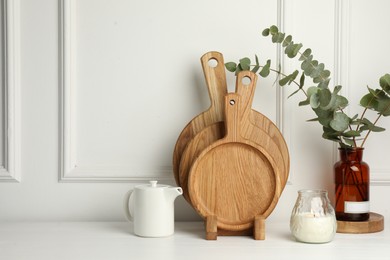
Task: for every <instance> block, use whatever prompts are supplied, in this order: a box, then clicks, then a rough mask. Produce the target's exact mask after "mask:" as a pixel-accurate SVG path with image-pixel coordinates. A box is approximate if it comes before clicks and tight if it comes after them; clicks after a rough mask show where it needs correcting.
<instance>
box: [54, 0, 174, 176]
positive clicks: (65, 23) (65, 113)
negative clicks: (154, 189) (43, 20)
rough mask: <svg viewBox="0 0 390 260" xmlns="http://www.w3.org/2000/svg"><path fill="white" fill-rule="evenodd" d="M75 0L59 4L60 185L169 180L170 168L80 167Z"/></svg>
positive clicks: (82, 165) (65, 0) (86, 165)
mask: <svg viewBox="0 0 390 260" xmlns="http://www.w3.org/2000/svg"><path fill="white" fill-rule="evenodd" d="M75 3H76V2H75V1H74V0H60V2H59V18H60V21H59V26H60V28H59V34H60V35H59V39H60V40H59V42H60V46H59V47H60V48H59V50H60V51H59V68H60V71H59V75H60V79H59V85H60V113H61V115H60V118H61V119H60V123H61V125H60V147H61V148H60V158H59V159H60V174H59V181H61V182H138V181H146V180H152V179H153V180H162V181H164V180H165V181H167V180H169V181H170V180H173V174H172V167H171V166H162V167H159V168H157V169H153V168H148V169H135V168H133V167H132V166H131V165H130V164H128V165H112V164H109V163H108V164H99V165H97V164H96V165H95V164H92V165H91V164H89V165H88V164H82V163H80V162H79V161H78V158H77V149H76V142H77V141H76V136H75V134H76V128H77V124H76V122H75V117H76V114H77V110H76V107H77V106H76V102H75V92H76V91H75V90H76V84H75V75H76V66H77V65H76V60H77V55H76V51H75V48H76V46H75V37H76V35H75V30H76V25H77V22H76V17H75V11H76V10H75Z"/></svg>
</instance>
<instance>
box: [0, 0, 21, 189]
mask: <svg viewBox="0 0 390 260" xmlns="http://www.w3.org/2000/svg"><path fill="white" fill-rule="evenodd" d="M1 4H2V7H3V8H2V11H3V13H2V14H1V16H2V17H3V28H2V33H3V35H2V39H3V50H2V53H3V60H2V67H3V71H2V73H3V82H2V87H3V90H4V92H3V94H4V98H3V101H4V102H3V109H4V113H3V115H4V117H3V120H4V122H3V126H4V129H3V130H4V131H3V133H4V134H3V136H2V137H1V138H3V143H4V148H3V152H4V154H3V165H0V181H5V182H7V181H9V182H20V180H21V174H20V167H21V166H20V162H21V158H20V157H21V155H20V134H21V133H20V61H19V58H20V19H19V12H20V8H19V0H15V1H13V0H3V1H1Z"/></svg>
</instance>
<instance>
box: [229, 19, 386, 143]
mask: <svg viewBox="0 0 390 260" xmlns="http://www.w3.org/2000/svg"><path fill="white" fill-rule="evenodd" d="M262 35H263V36H265V37H271V41H272V42H273V43H276V44H280V45H281V47H282V48H283V50H284V53H285V55H286V56H287V57H288V58H291V59H292V58H297V59H298V61H299V62H300V68H299V69H297V70H295V71H294V72H292V73H291V74H285V73H283V72H282V71H281V69H280V67H279V68H278V69H272V68H271V60H267V61H266V62H265V64H263V65H262V64H260V62H259V59H258V56H257V55H256V56H255V64H252V63H251V60H250V59H249V58H248V57H245V58H242V59H240V60H239V62H238V63H235V62H227V63H226V64H225V66H226V69H227V70H228V71H230V72H234V73H236V74H237V73H238V72H240V71H242V70H251V71H252V72H255V73H258V74H259V75H260V76H261V77H268V76H269V74H270V72H271V71H272V72H274V73H276V74H277V82H278V83H279V86H281V87H286V86H290V85H295V86H296V87H297V89H296V90H294V91H293V92H292V93H291V94H290V95H289V97H291V96H293V95H296V94H297V93H298V92H301V93H303V94H304V95H305V99H304V100H302V101H300V102H299V103H298V105H299V106H310V107H311V109H312V110H313V111H314V113H315V114H316V116H317V117H316V118H313V119H310V120H308V121H309V122H319V123H320V124H321V125H322V128H323V134H322V137H323V138H325V139H327V140H331V141H334V142H338V143H339V145H340V146H341V147H357V146H358V145H357V142H356V141H358V140H363V141H362V143H361V145H360V146H361V147H362V146H363V145H364V143H365V141H366V139H367V137H368V135H369V134H370V133H371V132H381V131H384V130H385V129H384V128H382V127H379V126H377V125H376V123H377V121H378V119H379V118H380V117H381V116H390V74H385V75H384V76H382V77H381V78H380V80H379V86H380V88H378V89H375V90H374V89H371V88H369V87H368V93H367V94H366V95H364V96H363V97H362V98H361V100H360V105H361V106H362V107H363V109H364V110H363V113H362V114H361V116H359V115H355V116H353V117H352V118H351V117H349V116H348V115H347V114H346V113H345V112H344V110H343V109H344V108H345V107H347V106H348V99H347V98H345V97H344V96H342V95H340V94H339V93H340V91H341V89H342V87H341V86H339V85H337V86H335V87H334V88H333V90H331V89H329V82H330V79H331V78H330V76H331V73H330V71H329V70H327V69H326V68H325V65H324V63H320V62H319V61H318V60H316V59H314V55H313V54H312V50H311V49H310V48H305V49H304V48H303V45H302V44H301V43H295V42H294V41H293V37H292V36H291V35H288V36H286V34H285V33H283V32H280V31H279V29H278V27H277V26H275V25H272V26H270V27H269V28H266V29H264V30H263V32H262ZM301 50H304V51H303V52H301ZM251 68H252V69H251ZM299 75H300V77H299V81H297V79H298V76H299ZM307 77H309V78H311V80H312V82H313V83H314V85H311V86H309V87H307V88H305V81H306V78H307ZM367 110H373V111H375V112H377V114H378V116H377V118H376V120H375V121H374V122H371V121H369V120H368V119H367V118H365V117H364V115H365V113H366V111H367Z"/></svg>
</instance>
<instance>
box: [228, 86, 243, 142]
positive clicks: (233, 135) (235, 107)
mask: <svg viewBox="0 0 390 260" xmlns="http://www.w3.org/2000/svg"><path fill="white" fill-rule="evenodd" d="M240 98H241V97H240V95H238V94H236V93H229V94H227V95H226V96H225V129H226V136H225V142H238V141H239V140H240V139H241V134H240V123H241V122H240V121H241V118H240V112H241V111H240V106H241V103H240V102H241V100H240Z"/></svg>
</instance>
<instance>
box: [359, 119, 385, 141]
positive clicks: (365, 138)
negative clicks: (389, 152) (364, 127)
mask: <svg viewBox="0 0 390 260" xmlns="http://www.w3.org/2000/svg"><path fill="white" fill-rule="evenodd" d="M381 116H382V114H379V116H378V117H377V118H376V120H375V121H374V125H376V123H377V122H378V120H379V118H381ZM371 132H372V130H368V132H367V134H366V136H365V137H364V139H363V142H362V144H361V145H360V147H363V146H364V144H365V143H366V141H367V138H368V136H369V135H370V133H371Z"/></svg>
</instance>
